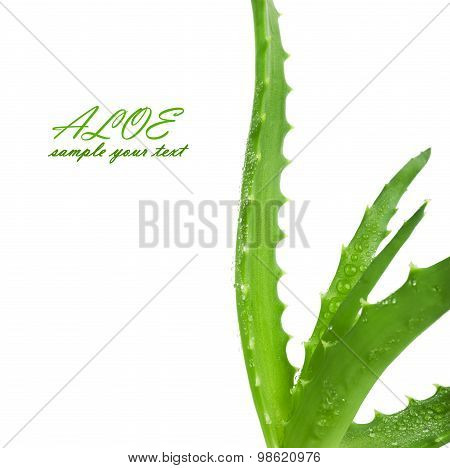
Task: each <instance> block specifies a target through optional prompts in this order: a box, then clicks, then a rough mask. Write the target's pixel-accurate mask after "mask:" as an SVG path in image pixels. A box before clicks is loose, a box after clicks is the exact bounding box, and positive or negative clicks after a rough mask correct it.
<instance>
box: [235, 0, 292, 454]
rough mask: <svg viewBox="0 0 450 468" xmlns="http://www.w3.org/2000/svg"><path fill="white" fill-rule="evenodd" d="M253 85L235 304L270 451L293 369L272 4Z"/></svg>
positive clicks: (256, 4) (260, 5)
mask: <svg viewBox="0 0 450 468" xmlns="http://www.w3.org/2000/svg"><path fill="white" fill-rule="evenodd" d="M252 6H253V15H254V23H255V46H256V79H255V95H254V103H253V114H252V122H251V127H250V134H249V138H248V142H247V151H246V156H245V164H244V172H243V182H242V192H241V205H240V213H239V226H238V235H237V245H236V274H235V287H236V301H237V310H238V318H239V327H240V332H241V340H242V347H243V352H244V357H245V362H246V368H247V374H248V378H249V382H250V388H251V391H252V395H253V400H254V403H255V406H256V410H257V413H258V416H259V420H260V423H261V426H262V428H263V432H264V436H265V439H266V443H267V444H268V445H269V446H271V447H276V446H278V445H279V444H280V440H281V439H282V437H283V430H284V423H285V421H286V420H287V419H288V417H289V415H290V412H291V395H290V389H291V387H292V382H293V376H294V371H295V370H294V369H293V367H292V366H291V365H290V364H289V362H288V359H287V356H286V344H287V341H288V336H287V335H286V333H284V331H283V329H282V327H281V315H282V313H283V311H284V308H285V306H284V304H283V303H282V302H281V301H280V299H279V298H278V293H277V283H278V280H279V279H280V277H281V275H282V272H281V270H280V268H279V267H278V265H277V263H276V258H275V248H276V245H277V243H278V242H279V241H280V240H281V239H282V238H283V233H282V232H281V230H280V229H279V227H278V211H279V207H280V206H281V205H282V204H283V203H284V202H285V200H286V199H285V198H284V196H283V195H282V194H281V191H280V173H281V171H282V170H283V168H284V167H285V166H286V165H287V160H286V159H285V157H284V156H283V142H284V138H285V135H286V133H287V132H288V131H289V129H290V125H289V124H288V122H287V120H286V116H285V114H286V112H285V107H286V96H287V94H288V93H289V91H290V88H289V86H288V85H287V84H286V80H285V77H284V62H285V60H286V58H287V54H286V52H285V51H284V49H283V47H282V44H281V38H280V31H279V26H278V17H279V14H278V12H277V11H276V9H275V7H274V5H273V2H272V0H252Z"/></svg>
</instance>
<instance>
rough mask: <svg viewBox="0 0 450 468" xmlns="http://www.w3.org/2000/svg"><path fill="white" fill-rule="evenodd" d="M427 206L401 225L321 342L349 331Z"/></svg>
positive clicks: (340, 310) (345, 301) (349, 296)
mask: <svg viewBox="0 0 450 468" xmlns="http://www.w3.org/2000/svg"><path fill="white" fill-rule="evenodd" d="M427 204H428V202H425V203H424V204H423V205H422V206H421V207H420V208H419V209H418V210H417V211H416V212H415V213H414V215H413V216H411V218H410V219H409V220H408V221H406V222H405V223H404V224H403V226H402V227H401V228H400V230H399V231H398V232H397V234H396V235H395V236H394V237H393V238H392V240H391V241H390V242H389V244H388V245H387V246H386V247H385V248H384V249H383V250H382V251H381V252H380V253H379V254H378V255H377V256H376V257H375V258H374V260H373V261H372V263H371V264H370V265H369V267H368V268H367V270H366V271H365V272H364V273H363V275H362V276H361V278H360V280H359V281H358V283H357V284H356V285H355V287H354V288H353V289H352V290H351V291H350V292H349V293H348V295H347V297H346V298H345V299H344V301H343V302H342V305H341V306H340V307H339V309H338V311H337V313H336V315H335V317H334V318H333V320H332V321H331V324H330V326H329V328H328V330H327V331H326V332H325V333H324V334H323V336H322V340H324V341H332V340H333V337H334V335H335V334H337V335H339V336H343V335H344V334H345V333H347V332H348V331H349V330H350V329H351V327H352V326H353V325H354V323H355V320H356V319H357V317H358V311H359V310H360V309H361V301H365V300H366V299H367V297H368V295H369V294H370V292H371V291H372V289H373V288H374V287H375V286H376V284H377V283H378V281H379V279H380V278H381V276H382V275H383V273H384V272H385V271H386V269H387V267H388V266H389V265H390V263H391V262H392V260H393V259H394V257H395V255H396V254H397V253H398V251H399V250H400V249H401V248H402V246H403V245H404V243H405V242H406V241H407V240H408V239H409V237H410V236H411V234H412V233H413V232H414V229H415V228H416V227H417V225H418V224H419V223H420V221H421V220H422V219H423V217H424V215H425V208H426V206H427Z"/></svg>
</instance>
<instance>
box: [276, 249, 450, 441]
mask: <svg viewBox="0 0 450 468" xmlns="http://www.w3.org/2000/svg"><path fill="white" fill-rule="evenodd" d="M449 284H450V258H447V259H446V260H443V261H442V262H440V263H438V264H436V265H434V266H432V267H429V268H424V269H420V268H416V267H412V268H411V271H410V274H409V277H408V280H407V281H406V283H405V284H404V285H403V286H402V287H401V288H400V289H398V290H397V291H396V292H395V293H393V294H392V295H391V296H389V297H388V298H386V299H385V300H383V301H381V302H379V303H378V304H366V305H364V306H363V309H362V313H361V316H360V317H359V320H358V321H357V322H356V324H355V325H354V326H353V328H352V329H351V330H350V331H349V332H348V333H347V334H346V335H345V336H344V337H343V338H341V337H339V336H338V335H336V336H335V341H332V342H320V343H319V345H318V347H317V350H316V352H315V353H314V355H313V357H312V359H311V363H310V368H311V375H312V378H311V380H310V381H304V382H303V383H302V387H301V389H300V391H298V392H297V393H296V395H295V397H296V408H295V411H294V413H293V417H292V418H291V420H290V421H289V424H288V426H287V428H286V439H285V444H286V445H287V446H288V447H337V446H339V444H340V442H341V440H342V439H343V437H344V435H345V433H346V431H347V429H348V427H349V426H350V424H351V423H352V421H353V418H354V416H355V415H356V413H357V411H358V409H359V407H360V406H361V404H362V402H363V401H364V399H365V397H366V395H367V394H368V392H369V391H370V389H371V388H372V386H373V385H374V384H375V382H376V381H377V380H378V379H379V376H381V374H382V373H383V371H384V370H385V369H386V368H387V366H388V365H389V364H391V363H392V361H393V360H394V359H395V358H396V357H397V356H398V355H399V354H400V353H401V352H402V351H403V350H404V349H405V348H406V347H407V346H408V345H409V344H410V343H411V342H412V341H413V340H414V339H415V338H416V337H417V336H419V335H420V334H421V333H422V332H423V331H424V330H426V329H427V328H428V327H429V326H430V325H431V324H432V323H434V322H435V321H436V320H438V319H439V318H440V317H441V316H442V315H443V314H444V313H445V312H446V311H447V310H449V308H450V288H449V287H448V285H449Z"/></svg>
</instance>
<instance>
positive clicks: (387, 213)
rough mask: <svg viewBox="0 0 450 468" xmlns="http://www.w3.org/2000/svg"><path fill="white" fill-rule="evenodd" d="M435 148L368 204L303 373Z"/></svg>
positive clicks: (312, 340)
mask: <svg viewBox="0 0 450 468" xmlns="http://www.w3.org/2000/svg"><path fill="white" fill-rule="evenodd" d="M430 154H431V149H427V150H426V151H424V152H423V153H421V154H420V155H419V156H417V157H415V158H413V159H411V160H410V161H409V162H408V163H407V164H406V165H405V166H404V167H403V168H402V169H401V170H400V171H399V172H398V173H397V174H396V175H395V176H394V177H393V178H392V180H391V181H390V182H389V183H388V184H387V185H386V186H385V187H384V189H383V190H382V192H381V193H380V195H379V196H378V198H377V199H376V200H375V202H374V203H373V205H372V207H370V208H367V209H366V212H365V213H364V217H363V219H362V221H361V224H360V226H359V228H358V230H357V231H356V233H355V235H354V237H353V239H352V240H351V241H350V243H349V244H348V246H347V247H344V248H343V249H342V252H341V259H340V261H339V266H338V269H337V271H336V274H335V276H334V278H333V280H332V281H331V284H330V287H329V288H328V291H327V292H326V293H325V294H323V295H322V301H321V308H320V313H319V318H318V320H317V323H316V326H315V328H314V331H313V333H312V335H311V338H310V339H309V341H307V342H306V343H305V364H304V370H303V377H304V378H306V372H307V369H308V366H309V361H310V359H311V357H312V354H313V353H314V350H315V348H316V346H317V344H318V343H319V341H320V339H321V337H322V335H323V333H324V332H325V330H326V329H327V328H328V326H329V324H330V323H331V321H332V320H333V317H334V316H335V314H336V313H337V311H338V309H339V307H340V305H341V304H342V302H343V301H344V300H345V298H346V297H347V295H348V294H349V293H350V291H351V290H352V289H353V287H354V286H355V285H356V284H357V283H358V281H359V280H360V278H361V276H362V274H363V273H364V271H366V269H367V268H368V267H369V265H370V264H371V262H372V259H373V256H374V255H375V253H376V251H377V249H378V247H379V246H380V244H381V242H382V241H383V240H384V239H385V238H386V236H387V235H388V234H389V232H388V230H387V226H388V224H389V221H390V220H391V218H392V217H393V216H394V214H395V213H396V211H397V210H396V207H397V204H398V202H399V201H400V198H401V197H402V196H403V194H404V193H405V192H406V190H407V188H408V186H409V185H410V184H411V182H412V181H413V180H414V179H415V177H416V176H417V174H418V173H419V172H420V171H421V170H422V169H423V167H424V166H425V165H426V163H427V162H428V160H429V158H430Z"/></svg>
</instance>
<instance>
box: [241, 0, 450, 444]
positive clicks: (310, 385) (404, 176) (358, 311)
mask: <svg viewBox="0 0 450 468" xmlns="http://www.w3.org/2000/svg"><path fill="white" fill-rule="evenodd" d="M252 7H253V15H254V26H255V44H256V47H255V49H256V76H255V94H254V103H253V114H252V122H251V126H250V133H249V138H248V142H247V151H246V155H245V164H244V171H243V183H242V192H241V205H240V215H239V226H238V235H237V246H236V274H235V287H236V301H237V310H238V319H239V326H240V332H241V340H242V347H243V353H244V359H245V364H246V368H247V373H248V378H249V382H250V388H251V392H252V396H253V400H254V404H255V407H256V411H257V414H258V417H259V421H260V424H261V427H262V431H263V434H264V437H265V441H266V444H267V445H268V446H269V447H339V446H342V447H436V446H441V445H443V444H445V443H446V442H448V441H449V440H450V390H449V389H447V388H443V387H439V388H438V390H437V393H436V394H435V395H434V396H433V397H431V398H429V399H427V400H424V401H420V402H417V401H413V400H411V403H410V404H409V406H408V407H407V408H406V409H404V410H403V411H401V412H400V413H398V414H395V415H381V414H380V413H378V414H377V415H376V417H375V419H374V420H373V421H372V422H371V423H369V424H362V425H358V424H355V423H353V419H354V417H355V415H356V413H357V411H358V409H359V408H360V406H361V404H362V403H363V401H364V399H365V397H366V396H367V394H368V392H369V391H370V389H371V388H372V387H373V385H374V384H375V383H376V381H377V380H378V379H379V376H380V375H381V374H382V373H383V371H384V370H385V369H386V368H387V366H389V364H391V363H392V362H393V361H394V359H395V358H396V357H397V356H398V355H399V354H400V353H401V352H402V351H403V350H404V349H405V348H406V347H407V346H408V345H409V344H410V343H411V342H412V341H413V340H414V339H415V338H416V337H417V336H418V335H419V334H421V333H422V332H423V331H424V330H425V329H426V328H427V327H429V326H430V325H431V324H432V323H434V322H435V321H436V320H437V319H438V318H439V317H441V316H442V315H443V314H444V313H445V312H446V311H447V310H448V309H449V308H450V258H447V259H446V260H444V261H442V262H440V263H438V264H436V265H433V266H431V267H429V268H423V269H421V268H417V267H414V266H412V267H411V270H410V273H409V276H408V278H407V280H406V282H405V284H404V285H403V286H402V287H401V288H400V289H398V290H397V291H396V292H394V293H393V294H391V295H390V296H389V297H387V298H386V299H385V300H383V301H381V302H379V303H377V304H369V303H367V297H368V295H369V293H370V292H371V290H372V289H373V287H374V286H375V285H376V284H377V282H378V280H379V279H380V277H381V276H382V274H383V273H384V271H385V270H386V268H387V267H388V266H389V264H390V263H391V261H392V260H393V258H394V257H395V255H396V254H397V252H398V251H399V249H400V248H401V247H402V246H403V244H404V243H405V242H406V241H407V240H408V238H409V237H410V236H411V234H412V233H413V231H414V229H415V228H416V226H417V225H418V223H419V222H420V221H421V220H422V218H423V216H424V213H425V207H426V203H424V204H423V205H422V206H421V207H420V208H419V209H418V210H417V212H416V213H414V214H413V216H412V217H411V218H410V219H409V220H408V221H407V222H406V223H405V224H404V225H403V227H402V228H401V229H400V230H399V231H398V232H397V233H396V234H395V235H394V236H393V238H392V239H391V240H390V241H389V242H388V243H387V245H386V246H385V247H384V248H383V249H382V250H381V251H380V252H379V253H377V251H378V249H379V247H380V244H381V242H382V241H383V240H384V239H385V238H386V237H387V236H388V235H389V232H388V230H387V226H388V223H389V221H390V220H391V218H392V217H393V215H394V214H395V212H396V206H397V204H398V202H399V201H400V199H401V197H402V195H403V194H404V193H405V191H406V189H407V187H408V186H409V185H410V184H411V183H412V181H413V180H414V178H415V177H416V176H417V174H418V173H419V172H420V171H421V170H422V169H423V167H424V166H425V164H426V163H427V162H428V160H429V158H430V153H431V151H430V150H426V151H424V152H423V153H421V154H420V155H419V156H417V157H415V158H413V159H412V160H410V161H409V162H408V163H407V164H406V165H405V166H404V167H403V168H402V169H401V170H400V171H399V172H398V173H397V174H396V175H395V176H394V178H393V179H392V180H391V181H390V182H389V183H388V184H387V185H386V186H385V187H384V189H383V190H382V192H381V193H380V195H379V196H378V198H377V199H376V200H375V202H374V203H373V205H372V206H371V207H370V208H367V210H366V212H365V214H364V217H363V219H362V222H361V224H360V226H359V227H358V229H357V231H356V233H355V235H354V237H353V239H352V240H351V241H350V243H349V244H348V245H347V246H346V247H344V248H343V249H342V253H341V259H340V262H339V265H338V268H337V271H336V274H335V277H334V279H333V280H332V282H331V284H330V287H329V288H328V291H327V292H326V293H325V294H323V295H322V301H321V308H320V312H319V315H318V320H317V324H316V326H315V329H314V331H313V333H312V336H311V338H310V339H309V340H308V342H306V344H305V362H304V365H303V368H302V369H301V370H298V369H295V368H294V367H293V366H292V365H291V364H290V363H289V361H288V359H287V355H286V345H287V341H288V336H287V335H286V333H285V332H284V331H283V329H282V326H281V315H282V313H283V311H284V308H285V306H284V304H283V303H282V302H281V301H280V299H279V297H278V294H277V285H278V282H279V280H280V278H281V276H282V271H281V269H280V268H279V266H278V265H277V262H276V257H275V250H276V244H277V243H278V242H279V241H280V240H281V239H282V238H283V233H282V231H281V230H280V228H279V227H278V221H277V218H278V209H279V207H280V206H281V205H282V204H283V203H284V202H285V201H286V199H285V197H284V196H283V195H282V193H281V191H280V174H281V172H282V171H283V169H284V168H285V167H286V165H287V163H288V161H287V160H286V158H285V157H284V156H283V143H284V138H285V136H286V134H287V132H288V131H289V130H290V125H289V124H288V122H287V120H286V116H285V106H286V97H287V95H288V93H289V91H290V88H289V86H288V85H287V83H286V80H285V76H284V62H285V60H286V58H287V57H288V55H287V53H286V52H285V51H284V49H283V47H282V43H281V38H280V31H279V25H278V17H279V14H278V12H277V11H276V9H275V7H274V5H273V2H272V0H252ZM255 205H257V206H259V207H268V209H262V210H254V209H252V207H253V206H255Z"/></svg>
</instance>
